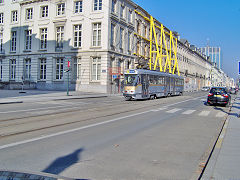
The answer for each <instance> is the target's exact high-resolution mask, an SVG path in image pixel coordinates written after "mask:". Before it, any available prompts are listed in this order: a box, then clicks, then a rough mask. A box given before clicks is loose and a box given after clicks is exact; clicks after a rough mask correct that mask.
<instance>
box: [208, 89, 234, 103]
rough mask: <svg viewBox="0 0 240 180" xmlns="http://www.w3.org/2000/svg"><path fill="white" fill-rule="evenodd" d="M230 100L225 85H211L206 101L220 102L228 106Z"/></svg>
mask: <svg viewBox="0 0 240 180" xmlns="http://www.w3.org/2000/svg"><path fill="white" fill-rule="evenodd" d="M230 102H231V96H230V94H229V93H228V91H227V89H226V88H225V87H212V88H211V90H210V92H209V94H208V98H207V103H208V104H210V105H212V104H221V105H225V106H228V105H229V104H230Z"/></svg>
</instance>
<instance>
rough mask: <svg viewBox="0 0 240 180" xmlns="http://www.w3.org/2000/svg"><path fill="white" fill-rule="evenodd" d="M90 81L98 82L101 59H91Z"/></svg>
mask: <svg viewBox="0 0 240 180" xmlns="http://www.w3.org/2000/svg"><path fill="white" fill-rule="evenodd" d="M91 70H92V71H91V74H92V76H91V77H92V79H91V80H92V81H99V80H100V79H101V57H93V58H92V69H91Z"/></svg>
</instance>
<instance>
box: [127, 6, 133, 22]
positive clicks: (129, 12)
mask: <svg viewBox="0 0 240 180" xmlns="http://www.w3.org/2000/svg"><path fill="white" fill-rule="evenodd" d="M132 13H133V12H132V10H131V9H130V10H129V11H128V22H129V23H132V16H133V15H132Z"/></svg>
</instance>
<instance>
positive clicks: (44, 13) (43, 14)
mask: <svg viewBox="0 0 240 180" xmlns="http://www.w3.org/2000/svg"><path fill="white" fill-rule="evenodd" d="M41 17H42V18H45V17H48V6H42V7H41Z"/></svg>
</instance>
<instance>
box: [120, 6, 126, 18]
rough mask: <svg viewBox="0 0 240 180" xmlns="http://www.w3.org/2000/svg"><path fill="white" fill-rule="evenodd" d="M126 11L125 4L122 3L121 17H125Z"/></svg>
mask: <svg viewBox="0 0 240 180" xmlns="http://www.w3.org/2000/svg"><path fill="white" fill-rule="evenodd" d="M124 11H125V6H124V5H121V6H120V18H125V14H124Z"/></svg>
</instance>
